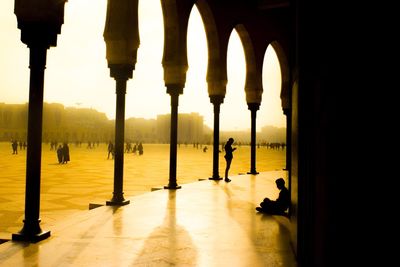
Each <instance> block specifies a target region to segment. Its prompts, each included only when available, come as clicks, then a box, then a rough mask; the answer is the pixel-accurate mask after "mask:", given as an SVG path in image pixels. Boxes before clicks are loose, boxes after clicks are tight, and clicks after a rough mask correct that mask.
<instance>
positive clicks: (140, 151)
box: [138, 142, 143, 155]
mask: <svg viewBox="0 0 400 267" xmlns="http://www.w3.org/2000/svg"><path fill="white" fill-rule="evenodd" d="M138 151H139V155H143V145H142V142H140V143H139V145H138Z"/></svg>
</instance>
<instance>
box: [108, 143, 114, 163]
mask: <svg viewBox="0 0 400 267" xmlns="http://www.w3.org/2000/svg"><path fill="white" fill-rule="evenodd" d="M107 149H108V155H107V159H109V158H110V154H111V156H112V158H114V144H113V143H112V142H111V141H110V142H108V148H107Z"/></svg>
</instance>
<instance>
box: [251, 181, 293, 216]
mask: <svg viewBox="0 0 400 267" xmlns="http://www.w3.org/2000/svg"><path fill="white" fill-rule="evenodd" d="M275 183H276V187H277V188H278V189H279V190H280V192H279V196H278V198H277V199H276V200H271V199H269V198H265V199H264V200H263V202H261V203H260V207H257V208H256V210H257V211H259V212H263V213H268V214H276V215H285V212H286V210H287V209H288V208H289V205H290V193H289V190H288V189H287V188H286V187H285V180H284V179H283V178H278V179H276V181H275Z"/></svg>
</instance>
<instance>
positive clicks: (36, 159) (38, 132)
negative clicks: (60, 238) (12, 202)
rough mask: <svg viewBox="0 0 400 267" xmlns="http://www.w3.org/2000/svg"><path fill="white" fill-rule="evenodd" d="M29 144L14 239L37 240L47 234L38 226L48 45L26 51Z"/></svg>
mask: <svg viewBox="0 0 400 267" xmlns="http://www.w3.org/2000/svg"><path fill="white" fill-rule="evenodd" d="M29 53H30V55H29V68H30V82H29V108H28V137H27V141H28V147H27V152H26V187H25V219H24V226H23V228H22V230H21V231H20V232H19V233H17V234H13V235H12V239H13V240H18V241H33V242H37V241H40V240H43V239H46V238H48V237H49V236H50V231H43V230H42V229H41V228H40V225H39V223H40V218H39V210H40V169H41V157H42V122H43V120H42V114H43V83H44V70H45V66H46V54H47V47H41V46H33V47H30V51H29Z"/></svg>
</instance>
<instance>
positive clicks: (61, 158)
mask: <svg viewBox="0 0 400 267" xmlns="http://www.w3.org/2000/svg"><path fill="white" fill-rule="evenodd" d="M57 159H58V163H59V164H67V163H68V161H70V160H71V158H70V155H69V146H68V144H67V143H66V142H64V144H63V145H62V146H61V145H59V146H58V148H57Z"/></svg>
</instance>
